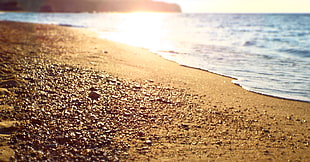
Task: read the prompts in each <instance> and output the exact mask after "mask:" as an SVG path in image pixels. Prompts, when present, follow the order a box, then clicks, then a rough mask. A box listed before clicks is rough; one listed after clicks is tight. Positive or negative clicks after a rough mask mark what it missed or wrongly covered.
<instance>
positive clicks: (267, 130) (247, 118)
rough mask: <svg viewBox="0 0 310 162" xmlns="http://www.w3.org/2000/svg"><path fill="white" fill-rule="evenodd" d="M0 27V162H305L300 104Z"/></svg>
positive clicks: (106, 45)
mask: <svg viewBox="0 0 310 162" xmlns="http://www.w3.org/2000/svg"><path fill="white" fill-rule="evenodd" d="M0 26H1V28H0V36H1V37H0V47H1V48H0V50H1V51H0V54H1V57H0V62H1V67H0V68H1V69H0V70H1V71H0V72H1V73H0V74H1V78H0V79H1V80H0V85H1V87H0V88H2V89H1V98H0V101H1V109H0V111H1V113H0V114H1V115H0V120H1V121H0V122H1V123H0V126H1V127H0V134H1V139H0V142H1V146H0V157H1V158H2V159H4V160H3V161H5V160H8V159H10V158H11V157H12V156H14V157H13V158H12V159H15V160H17V161H44V160H47V159H51V160H53V161H59V160H61V161H63V160H80V161H81V160H82V161H83V160H84V161H89V160H91V161H96V160H107V161H127V160H129V161H131V160H133V161H146V160H151V161H207V160H210V161H212V160H219V161H225V160H226V161H228V160H229V161H254V160H255V161H266V160H275V161H284V160H293V161H308V160H309V159H310V156H309V153H310V148H309V142H310V136H309V131H310V128H309V120H310V112H309V111H310V110H309V108H310V103H307V102H299V101H292V100H286V99H280V98H275V97H270V96H264V95H260V94H257V93H253V92H249V91H247V90H245V89H243V88H241V87H240V86H237V85H235V84H233V83H232V80H233V78H229V77H224V76H220V75H217V74H214V73H209V72H207V71H203V70H199V69H194V68H189V67H185V66H181V65H179V64H177V63H175V62H172V61H168V60H166V59H164V58H162V57H160V56H158V55H156V54H153V53H151V52H149V51H148V50H145V49H142V48H137V47H132V46H129V45H125V44H121V43H116V42H112V41H108V40H103V39H99V38H98V37H97V36H96V34H95V33H92V32H90V31H88V30H84V29H77V28H69V27H62V26H55V25H39V24H27V23H16V22H1V23H0ZM8 123H9V124H8ZM16 123H18V124H16ZM9 147H10V148H9ZM13 151H15V155H14V154H13ZM1 158H0V160H2V159H1Z"/></svg>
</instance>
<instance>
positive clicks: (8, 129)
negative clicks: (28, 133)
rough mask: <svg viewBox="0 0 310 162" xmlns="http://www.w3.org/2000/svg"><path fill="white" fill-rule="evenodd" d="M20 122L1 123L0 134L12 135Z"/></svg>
mask: <svg viewBox="0 0 310 162" xmlns="http://www.w3.org/2000/svg"><path fill="white" fill-rule="evenodd" d="M17 125H18V121H2V122H0V133H1V134H10V133H12V132H14V131H16V130H17V129H18V128H17Z"/></svg>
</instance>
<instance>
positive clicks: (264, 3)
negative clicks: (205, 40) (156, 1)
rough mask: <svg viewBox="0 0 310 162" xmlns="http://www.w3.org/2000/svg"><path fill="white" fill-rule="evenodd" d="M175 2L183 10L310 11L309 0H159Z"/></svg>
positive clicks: (226, 11)
mask: <svg viewBox="0 0 310 162" xmlns="http://www.w3.org/2000/svg"><path fill="white" fill-rule="evenodd" d="M161 1H165V2H170V3H177V4H179V5H180V6H181V7H182V10H183V12H212V13H214V12H215V13H218V12H220V13H222V12H224V13H310V0H161Z"/></svg>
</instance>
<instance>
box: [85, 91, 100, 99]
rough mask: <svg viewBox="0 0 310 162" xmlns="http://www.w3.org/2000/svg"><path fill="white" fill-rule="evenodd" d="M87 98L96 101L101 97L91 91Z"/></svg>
mask: <svg viewBox="0 0 310 162" xmlns="http://www.w3.org/2000/svg"><path fill="white" fill-rule="evenodd" d="M88 97H89V98H91V99H92V100H98V99H99V98H100V97H101V95H100V94H99V93H97V92H95V91H92V92H90V93H89V95H88Z"/></svg>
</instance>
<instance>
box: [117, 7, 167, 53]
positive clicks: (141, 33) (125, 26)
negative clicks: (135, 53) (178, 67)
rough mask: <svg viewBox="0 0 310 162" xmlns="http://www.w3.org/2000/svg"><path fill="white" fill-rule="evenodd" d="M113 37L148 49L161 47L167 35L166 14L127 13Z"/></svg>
mask: <svg viewBox="0 0 310 162" xmlns="http://www.w3.org/2000/svg"><path fill="white" fill-rule="evenodd" d="M122 16H123V19H122V22H120V24H119V26H118V28H117V29H118V30H119V31H117V32H116V33H115V35H114V36H113V39H114V40H115V41H118V42H122V43H126V44H129V45H133V46H138V47H144V48H148V49H160V47H161V46H163V42H162V39H163V37H164V36H165V32H166V31H165V30H164V29H163V24H164V22H163V21H164V15H162V14H160V13H143V12H136V13H126V14H124V15H122Z"/></svg>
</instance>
